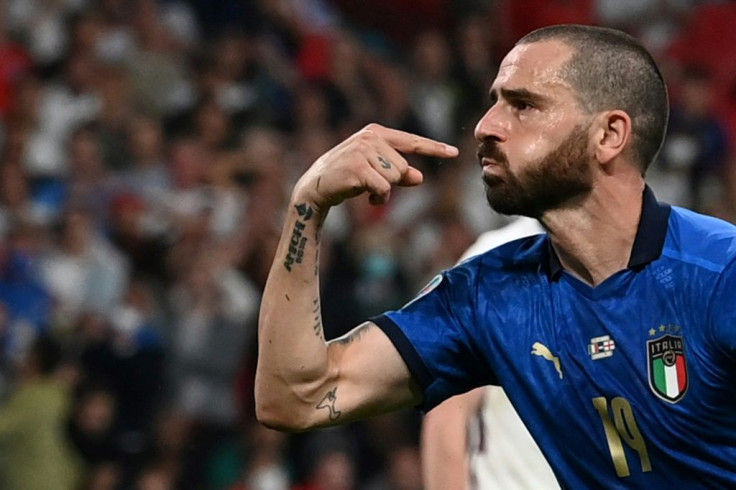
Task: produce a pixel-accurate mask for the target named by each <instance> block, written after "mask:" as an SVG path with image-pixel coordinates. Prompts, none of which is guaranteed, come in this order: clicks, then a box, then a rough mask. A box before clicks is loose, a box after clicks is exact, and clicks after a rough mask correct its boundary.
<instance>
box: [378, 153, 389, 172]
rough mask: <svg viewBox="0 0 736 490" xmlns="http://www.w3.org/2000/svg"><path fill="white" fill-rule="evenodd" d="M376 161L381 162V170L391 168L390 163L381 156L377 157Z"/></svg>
mask: <svg viewBox="0 0 736 490" xmlns="http://www.w3.org/2000/svg"><path fill="white" fill-rule="evenodd" d="M378 161H379V162H381V167H382V168H385V169H386V170H388V169H390V168H391V162H389V161H388V160H386V159H385V158H383V157H382V156H381V155H378Z"/></svg>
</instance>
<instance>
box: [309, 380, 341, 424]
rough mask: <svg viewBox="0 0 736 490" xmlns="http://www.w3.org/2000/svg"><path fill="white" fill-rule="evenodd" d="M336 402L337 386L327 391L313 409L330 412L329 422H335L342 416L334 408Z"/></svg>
mask: <svg viewBox="0 0 736 490" xmlns="http://www.w3.org/2000/svg"><path fill="white" fill-rule="evenodd" d="M336 401H337V386H335V387H334V388H333V389H332V391H328V392H327V394H326V395H325V397H324V398H322V401H320V402H319V403H318V404H317V406H316V407H315V408H318V409H319V408H326V409H327V410H329V411H330V420H333V421H334V420H337V419H339V418H340V415H342V412H341V411H339V410H337V409H336V408H335V402H336Z"/></svg>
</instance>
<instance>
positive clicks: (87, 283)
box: [40, 207, 128, 330]
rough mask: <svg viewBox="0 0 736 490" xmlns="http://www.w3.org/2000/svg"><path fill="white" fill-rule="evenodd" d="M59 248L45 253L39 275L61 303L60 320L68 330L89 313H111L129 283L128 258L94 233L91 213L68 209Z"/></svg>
mask: <svg viewBox="0 0 736 490" xmlns="http://www.w3.org/2000/svg"><path fill="white" fill-rule="evenodd" d="M58 238H59V240H58V245H57V246H54V247H52V248H51V249H50V250H48V251H47V252H45V253H44V255H43V258H42V259H41V264H40V273H41V277H42V279H43V282H44V284H45V285H46V287H48V289H49V291H51V293H52V294H53V295H54V297H55V298H57V300H58V306H57V311H56V312H55V314H56V315H58V316H57V318H56V319H55V320H56V321H57V322H58V323H59V325H60V326H64V327H65V330H67V329H69V328H71V327H72V326H73V325H74V324H75V323H76V322H77V321H78V320H79V319H80V318H81V317H82V315H83V314H84V313H86V312H90V311H91V312H98V313H102V312H105V311H110V310H111V309H112V307H113V306H115V305H116V304H118V302H119V301H120V300H121V298H122V296H123V293H124V291H125V287H126V283H127V280H128V267H127V263H126V260H125V258H124V257H123V256H122V255H121V254H120V253H119V252H118V251H117V250H115V249H114V248H112V247H111V246H110V244H109V243H108V242H107V241H106V240H105V239H104V237H103V236H102V235H101V234H100V233H99V232H98V231H97V230H96V229H95V227H94V221H93V220H92V218H91V216H90V214H89V212H88V211H87V210H86V209H82V208H74V207H72V208H69V209H68V210H67V211H66V212H65V213H64V215H63V222H62V226H61V229H60V230H59V236H58Z"/></svg>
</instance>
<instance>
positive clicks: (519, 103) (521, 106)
mask: <svg viewBox="0 0 736 490" xmlns="http://www.w3.org/2000/svg"><path fill="white" fill-rule="evenodd" d="M511 105H512V106H513V107H514V109H516V110H517V111H527V110H529V109H534V106H533V105H531V104H530V103H529V102H527V101H525V100H516V101H514V102H512V104H511Z"/></svg>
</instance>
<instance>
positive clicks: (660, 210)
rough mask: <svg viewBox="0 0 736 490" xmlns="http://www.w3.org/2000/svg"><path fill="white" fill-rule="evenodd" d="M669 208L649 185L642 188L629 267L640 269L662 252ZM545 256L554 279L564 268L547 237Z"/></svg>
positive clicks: (550, 274) (551, 276)
mask: <svg viewBox="0 0 736 490" xmlns="http://www.w3.org/2000/svg"><path fill="white" fill-rule="evenodd" d="M671 209H672V208H671V207H670V206H669V205H668V204H663V203H660V202H657V198H656V197H654V193H653V192H652V189H650V188H649V186H646V187H645V188H644V195H643V199H642V209H641V220H640V221H639V227H638V228H637V230H636V237H635V238H634V246H633V247H632V248H631V257H629V264H628V268H629V269H635V270H638V269H641V268H643V267H644V266H645V265H647V264H648V263H650V262H653V261H655V260H657V259H658V258H659V256H660V255H661V254H662V248H663V247H664V240H665V237H666V236H667V223H668V221H669V218H670V211H671ZM547 257H548V259H547V260H548V267H549V269H548V270H549V276H550V278H551V279H553V280H556V279H558V278H559V277H560V274H562V271H563V270H564V269H563V267H562V264H561V263H560V258H559V257H558V256H557V252H555V249H554V248H553V247H552V243H551V242H550V240H549V238H548V239H547Z"/></svg>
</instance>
